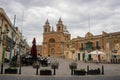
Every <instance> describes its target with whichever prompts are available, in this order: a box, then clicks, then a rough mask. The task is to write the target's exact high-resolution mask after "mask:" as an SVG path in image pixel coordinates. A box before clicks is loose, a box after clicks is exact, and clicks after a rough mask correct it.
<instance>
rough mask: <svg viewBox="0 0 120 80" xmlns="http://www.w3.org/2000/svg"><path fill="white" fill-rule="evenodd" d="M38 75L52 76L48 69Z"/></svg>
mask: <svg viewBox="0 0 120 80" xmlns="http://www.w3.org/2000/svg"><path fill="white" fill-rule="evenodd" d="M40 75H52V71H51V70H49V69H42V70H40Z"/></svg>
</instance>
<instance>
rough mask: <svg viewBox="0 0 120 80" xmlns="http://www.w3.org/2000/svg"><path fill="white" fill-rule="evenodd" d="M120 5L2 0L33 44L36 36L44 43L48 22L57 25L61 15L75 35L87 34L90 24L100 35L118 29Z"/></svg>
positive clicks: (96, 0) (91, 0)
mask: <svg viewBox="0 0 120 80" xmlns="http://www.w3.org/2000/svg"><path fill="white" fill-rule="evenodd" d="M119 4H120V0H116V1H115V0H75V1H74V0H29V1H28V0H11V1H8V0H1V2H0V7H2V8H4V10H5V12H6V13H7V15H8V16H9V18H10V20H11V21H12V22H13V16H14V15H15V14H16V15H17V19H16V26H18V27H19V28H21V27H22V29H23V34H24V35H25V36H26V38H27V39H28V40H27V41H28V43H29V44H30V45H31V44H32V43H31V42H32V40H33V38H34V37H36V41H37V44H41V43H42V38H43V35H42V33H43V26H44V24H45V21H46V20H47V19H48V20H49V22H50V25H51V26H53V27H54V28H55V27H56V24H57V22H58V19H59V17H61V18H62V20H63V24H64V25H66V26H67V29H68V30H69V32H70V33H71V35H72V37H77V36H82V37H84V36H85V34H86V33H87V32H88V31H89V26H90V31H91V33H93V34H94V35H98V34H101V32H102V31H103V30H104V31H107V32H116V31H119V30H120V27H119V26H120V23H119V21H120V5H119ZM23 12H24V14H23ZM22 16H24V17H23V20H22Z"/></svg>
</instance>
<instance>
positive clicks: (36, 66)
mask: <svg viewBox="0 0 120 80" xmlns="http://www.w3.org/2000/svg"><path fill="white" fill-rule="evenodd" d="M38 68H39V65H37V66H36V75H38Z"/></svg>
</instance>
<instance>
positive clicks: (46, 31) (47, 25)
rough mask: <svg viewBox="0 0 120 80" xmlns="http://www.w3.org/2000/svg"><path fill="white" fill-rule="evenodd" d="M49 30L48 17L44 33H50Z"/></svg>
mask: <svg viewBox="0 0 120 80" xmlns="http://www.w3.org/2000/svg"><path fill="white" fill-rule="evenodd" d="M48 32H50V25H49V22H48V19H47V20H46V22H45V25H44V33H48Z"/></svg>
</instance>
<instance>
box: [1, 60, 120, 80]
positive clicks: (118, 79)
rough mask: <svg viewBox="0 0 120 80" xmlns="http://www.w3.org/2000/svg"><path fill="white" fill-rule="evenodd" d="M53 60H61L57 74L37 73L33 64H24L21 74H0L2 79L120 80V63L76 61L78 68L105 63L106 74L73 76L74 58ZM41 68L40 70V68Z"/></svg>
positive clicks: (98, 65) (94, 66)
mask: <svg viewBox="0 0 120 80" xmlns="http://www.w3.org/2000/svg"><path fill="white" fill-rule="evenodd" d="M52 61H58V62H59V69H57V70H56V75H52V76H40V75H36V69H34V68H33V67H32V66H22V68H21V75H19V74H15V75H12V74H11V75H9V74H2V75H0V80H39V79H40V80H47V79H49V80H73V79H74V80H77V79H79V80H108V79H109V80H113V79H114V80H120V64H101V63H98V64H96V63H84V62H80V61H76V62H77V65H78V67H77V68H78V69H80V68H85V69H87V66H88V65H89V68H90V69H95V68H101V67H102V65H104V70H105V71H104V73H105V74H104V75H86V76H71V71H70V69H69V64H70V63H71V62H73V60H67V59H62V58H53V59H52ZM7 67H8V66H7V65H4V69H5V68H7ZM40 69H51V67H40ZM40 69H39V70H40Z"/></svg>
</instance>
